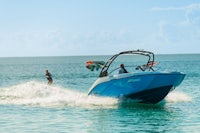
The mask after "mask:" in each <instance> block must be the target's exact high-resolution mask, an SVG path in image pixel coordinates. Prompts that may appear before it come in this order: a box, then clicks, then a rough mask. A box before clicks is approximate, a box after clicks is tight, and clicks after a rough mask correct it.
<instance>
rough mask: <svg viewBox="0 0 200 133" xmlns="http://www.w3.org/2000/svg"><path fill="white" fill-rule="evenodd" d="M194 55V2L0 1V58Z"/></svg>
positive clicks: (198, 37) (197, 26)
mask: <svg viewBox="0 0 200 133" xmlns="http://www.w3.org/2000/svg"><path fill="white" fill-rule="evenodd" d="M137 49H144V50H148V51H152V52H154V53H155V54H187V53H189V54H190V53H200V1H199V0H0V57H24V56H25V57H26V56H74V55H75V56H76V55H77V56H79V55H112V54H116V53H119V52H121V51H126V50H137Z"/></svg>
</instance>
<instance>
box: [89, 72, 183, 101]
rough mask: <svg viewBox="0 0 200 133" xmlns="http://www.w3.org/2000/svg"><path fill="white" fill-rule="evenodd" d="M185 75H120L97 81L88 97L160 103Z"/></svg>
mask: <svg viewBox="0 0 200 133" xmlns="http://www.w3.org/2000/svg"><path fill="white" fill-rule="evenodd" d="M184 77H185V74H182V73H179V72H171V73H161V72H142V73H132V74H131V73H128V74H119V75H115V76H110V77H109V76H107V77H102V78H99V79H97V81H96V82H95V83H94V84H93V86H92V87H91V89H90V91H89V93H88V95H96V96H106V97H114V98H125V99H127V98H128V99H133V100H136V101H138V102H142V103H153V104H155V103H158V102H160V101H161V100H163V99H164V98H165V97H166V96H167V94H168V93H169V92H170V91H171V90H173V89H174V88H176V87H177V86H178V85H179V84H180V83H181V82H182V80H183V79H184Z"/></svg>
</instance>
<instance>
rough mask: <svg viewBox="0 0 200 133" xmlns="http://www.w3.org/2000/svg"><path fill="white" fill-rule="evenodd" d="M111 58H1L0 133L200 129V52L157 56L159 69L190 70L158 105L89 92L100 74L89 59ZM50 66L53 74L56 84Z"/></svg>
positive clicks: (185, 130)
mask: <svg viewBox="0 0 200 133" xmlns="http://www.w3.org/2000/svg"><path fill="white" fill-rule="evenodd" d="M109 57H110V56H72V57H70V56H68V57H26V58H25V57H23V58H0V70H1V71H0V81H1V82H0V132H6V133H7V132H8V133H9V132H10V133H13V132H19V133H22V132H29V133H32V132H36V133H38V132H55V133H58V132H81V133H85V132H86V133H102V132H106V133H107V132H112V133H113V132H119V133H121V132H148V133H149V132H150V133H151V132H152V133H155V132H172V133H177V132H178V133H179V132H180V133H182V132H186V133H190V132H199V131H200V107H199V102H200V91H199V90H200V85H199V83H200V54H190V55H157V56H156V61H158V64H157V69H158V70H160V71H172V70H174V71H181V72H184V73H186V77H185V79H184V81H183V82H182V84H181V85H180V86H179V87H178V88H176V89H175V91H173V92H171V93H170V94H169V95H168V96H167V97H166V99H165V100H164V101H163V102H161V103H159V104H156V105H145V104H136V103H120V102H119V101H118V100H117V99H113V98H102V97H94V96H87V92H88V90H89V88H90V86H91V85H92V84H93V82H94V81H95V80H96V79H97V76H98V74H99V72H96V71H94V72H90V71H89V70H87V69H86V68H85V62H86V61H88V60H104V61H105V60H107V59H108V58H109ZM127 60H129V59H128V58H127ZM124 61H126V60H124ZM46 69H48V70H49V71H50V72H51V74H52V75H53V79H54V82H53V85H52V86H48V85H47V81H46V79H45V76H44V74H45V70H46Z"/></svg>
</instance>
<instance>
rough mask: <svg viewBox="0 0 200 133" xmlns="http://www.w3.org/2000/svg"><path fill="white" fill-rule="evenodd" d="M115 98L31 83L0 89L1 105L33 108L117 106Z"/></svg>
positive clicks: (35, 82)
mask: <svg viewBox="0 0 200 133" xmlns="http://www.w3.org/2000/svg"><path fill="white" fill-rule="evenodd" d="M117 103H118V100H117V99H114V98H103V97H95V96H88V95H87V94H86V93H81V92H78V91H74V90H72V89H68V88H62V87H60V86H54V85H52V86H49V85H47V84H46V83H40V82H37V81H30V82H26V83H22V84H19V85H14V86H11V87H6V88H0V104H4V105H7V104H10V105H33V106H47V107H53V106H60V107H61V106H87V107H89V106H105V107H106V106H115V105H116V104H117Z"/></svg>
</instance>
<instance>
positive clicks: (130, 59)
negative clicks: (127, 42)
mask: <svg viewBox="0 0 200 133" xmlns="http://www.w3.org/2000/svg"><path fill="white" fill-rule="evenodd" d="M148 59H149V58H148V56H142V55H133V54H131V55H128V54H123V55H119V56H118V57H117V58H116V59H115V60H114V61H113V62H112V63H111V64H110V67H109V68H108V70H107V72H108V74H109V75H115V74H118V73H119V70H120V65H121V64H124V67H125V69H126V70H127V71H128V72H129V73H133V72H136V71H137V70H136V68H137V66H140V65H144V64H146V63H147V61H148Z"/></svg>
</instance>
